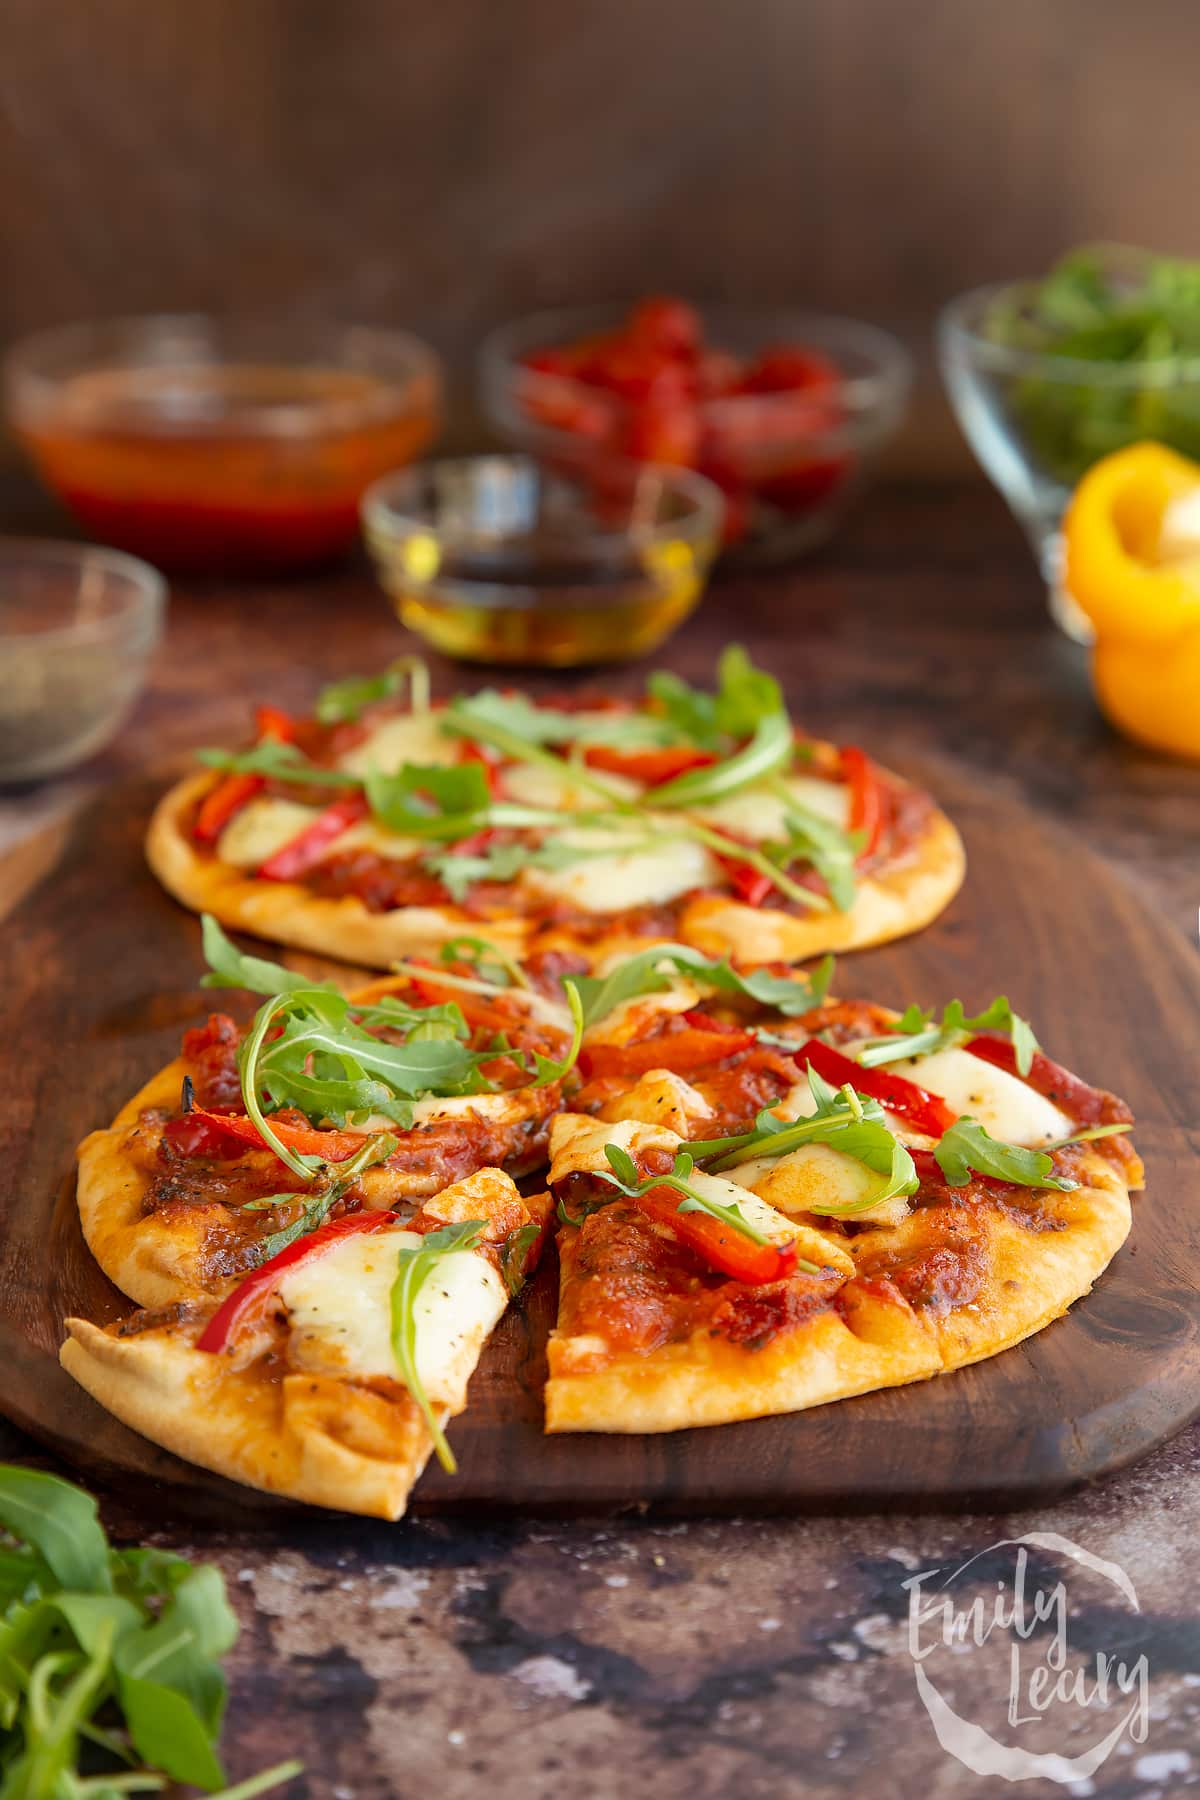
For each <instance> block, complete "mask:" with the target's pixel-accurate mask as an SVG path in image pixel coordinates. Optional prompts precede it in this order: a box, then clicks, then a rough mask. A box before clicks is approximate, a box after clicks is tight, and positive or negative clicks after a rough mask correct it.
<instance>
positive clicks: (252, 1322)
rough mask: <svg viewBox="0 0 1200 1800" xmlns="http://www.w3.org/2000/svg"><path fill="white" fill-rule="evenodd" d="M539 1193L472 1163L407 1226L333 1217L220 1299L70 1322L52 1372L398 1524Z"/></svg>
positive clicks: (526, 1256)
mask: <svg viewBox="0 0 1200 1800" xmlns="http://www.w3.org/2000/svg"><path fill="white" fill-rule="evenodd" d="M548 1213H549V1201H548V1199H547V1197H546V1196H545V1195H540V1196H535V1197H533V1198H531V1199H525V1200H522V1199H521V1197H520V1196H519V1195H518V1193H517V1190H516V1188H515V1186H514V1185H513V1182H512V1180H511V1179H510V1177H509V1176H507V1175H505V1174H504V1173H503V1172H502V1171H501V1170H499V1169H478V1170H476V1171H475V1173H474V1174H472V1175H469V1176H468V1177H467V1178H466V1179H465V1180H463V1181H459V1182H455V1183H453V1184H452V1185H451V1186H449V1187H448V1188H446V1189H445V1190H444V1191H443V1192H442V1193H440V1194H437V1195H434V1196H432V1197H431V1198H429V1199H427V1200H425V1201H424V1202H423V1203H422V1205H421V1207H420V1209H419V1210H418V1211H417V1212H416V1213H415V1214H414V1215H413V1216H412V1217H411V1218H409V1219H407V1220H406V1221H401V1220H399V1219H397V1218H395V1217H394V1216H393V1215H392V1214H390V1213H389V1212H386V1211H382V1212H377V1211H371V1210H369V1209H360V1210H358V1211H355V1212H350V1213H345V1214H342V1215H340V1216H339V1217H337V1218H333V1219H330V1220H328V1221H327V1222H326V1223H325V1224H323V1225H322V1226H320V1227H318V1229H317V1230H315V1231H313V1232H311V1233H310V1234H308V1235H307V1236H305V1237H302V1238H299V1239H297V1240H296V1241H295V1242H293V1243H292V1244H291V1245H290V1246H289V1247H288V1248H286V1249H285V1250H283V1251H281V1252H279V1253H277V1254H276V1255H275V1256H274V1257H273V1258H272V1259H271V1260H270V1261H269V1262H267V1263H266V1264H264V1265H263V1266H262V1267H261V1268H259V1269H258V1270H256V1271H255V1272H254V1273H252V1274H250V1275H248V1276H245V1277H244V1278H243V1280H242V1281H241V1282H240V1284H239V1285H238V1286H236V1287H235V1288H234V1289H233V1290H232V1291H231V1292H230V1294H229V1295H228V1296H227V1298H226V1299H225V1300H224V1301H222V1302H221V1303H219V1304H218V1302H217V1301H216V1300H215V1299H214V1298H213V1297H211V1296H201V1297H198V1298H194V1299H192V1300H184V1301H179V1302H177V1303H176V1304H174V1305H172V1306H168V1307H165V1308H161V1309H159V1310H157V1311H152V1312H140V1313H135V1314H133V1316H132V1317H131V1318H129V1319H126V1320H124V1321H122V1322H121V1323H120V1324H118V1325H114V1326H110V1327H109V1328H108V1329H107V1330H101V1329H100V1328H99V1327H98V1326H96V1325H93V1324H90V1323H89V1322H88V1321H87V1320H86V1319H68V1320H67V1331H68V1334H69V1335H68V1337H67V1340H66V1342H65V1344H64V1345H63V1348H62V1352H61V1358H62V1364H63V1367H64V1368H65V1369H67V1370H68V1371H69V1373H70V1374H71V1375H73V1376H74V1378H75V1380H76V1381H78V1382H79V1383H80V1384H81V1385H82V1386H83V1387H85V1388H86V1389H87V1391H88V1393H90V1394H92V1395H93V1396H94V1397H95V1399H97V1400H98V1401H99V1402H100V1404H101V1405H102V1406H105V1407H107V1409H108V1410H109V1412H111V1413H113V1414H115V1416H116V1417H117V1418H118V1419H121V1420H122V1421H123V1422H124V1423H125V1424H127V1425H130V1426H132V1427H133V1429H134V1430H135V1431H139V1432H141V1433H142V1435H143V1436H144V1437H148V1438H150V1439H151V1440H152V1441H153V1442H154V1443H156V1444H161V1445H163V1446H164V1447H165V1448H166V1449H168V1450H173V1451H174V1452H175V1453H176V1454H177V1455H179V1456H182V1457H185V1458H187V1460H188V1461H190V1462H193V1463H197V1464H198V1465H199V1466H200V1467H201V1468H205V1469H213V1470H215V1471H216V1472H217V1473H218V1474H221V1475H227V1476H229V1477H230V1478H231V1479H232V1480H234V1481H238V1482H241V1483H243V1484H244V1485H246V1486H248V1487H253V1488H260V1489H263V1490H265V1491H266V1492H268V1493H274V1494H279V1495H282V1496H286V1497H287V1498H289V1499H293V1500H302V1501H307V1502H309V1503H310V1504H313V1505H316V1506H329V1507H338V1508H341V1509H342V1510H343V1511H346V1512H356V1513H366V1514H371V1515H374V1516H376V1517H379V1518H385V1519H398V1518H399V1517H400V1516H401V1514H402V1513H403V1512H404V1509H405V1506H406V1505H407V1502H408V1496H409V1494H410V1492H411V1491H412V1487H413V1484H414V1482H415V1481H416V1480H417V1477H418V1476H419V1475H420V1473H421V1471H422V1469H423V1468H424V1467H425V1464H426V1462H427V1461H428V1460H429V1457H430V1455H431V1454H432V1453H433V1452H434V1451H435V1450H436V1451H437V1453H438V1455H439V1457H440V1459H441V1461H442V1463H443V1465H444V1466H445V1467H447V1468H450V1469H453V1467H454V1460H453V1455H452V1452H451V1451H450V1448H449V1445H448V1444H447V1442H446V1438H445V1434H444V1426H445V1424H446V1422H447V1420H448V1419H450V1418H452V1417H453V1416H454V1415H455V1414H457V1413H460V1412H461V1411H462V1410H463V1408H464V1406H465V1405H466V1398H467V1384H468V1382H469V1381H470V1378H471V1375H472V1372H473V1371H474V1368H475V1365H476V1363H477V1362H478V1359H479V1354H480V1351H481V1350H482V1348H483V1346H484V1344H485V1343H486V1341H487V1339H488V1337H489V1335H490V1334H491V1332H492V1330H493V1328H494V1326H495V1325H496V1323H497V1321H498V1320H499V1319H500V1318H501V1316H502V1315H503V1313H504V1310H505V1308H506V1306H507V1305H508V1302H509V1298H510V1296H511V1293H512V1292H513V1291H515V1290H516V1289H517V1288H518V1287H519V1284H520V1281H521V1280H523V1278H524V1275H525V1272H526V1270H527V1269H529V1268H531V1267H532V1266H533V1264H534V1263H535V1262H536V1259H537V1253H538V1250H539V1248H540V1245H541V1240H542V1233H543V1228H544V1225H545V1222H546V1219H547V1217H548Z"/></svg>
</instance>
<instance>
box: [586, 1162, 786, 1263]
mask: <svg viewBox="0 0 1200 1800" xmlns="http://www.w3.org/2000/svg"><path fill="white" fill-rule="evenodd" d="M604 1155H605V1157H606V1159H607V1161H608V1166H609V1169H610V1170H611V1171H612V1172H611V1174H607V1175H606V1174H605V1173H604V1171H603V1170H601V1169H598V1170H597V1171H596V1179H597V1181H604V1182H607V1183H608V1185H609V1186H610V1187H615V1188H616V1189H617V1191H618V1192H619V1193H622V1194H628V1195H629V1197H630V1199H632V1200H636V1199H638V1198H639V1196H640V1195H642V1194H648V1193H649V1192H650V1189H651V1188H656V1187H668V1188H673V1189H674V1190H675V1192H676V1193H677V1194H679V1195H680V1196H681V1198H680V1202H679V1205H678V1206H677V1207H676V1211H677V1212H700V1213H707V1214H708V1216H709V1217H710V1218H713V1219H720V1221H721V1223H722V1224H724V1225H728V1226H729V1227H730V1228H731V1229H732V1230H734V1231H737V1232H739V1233H740V1234H741V1236H742V1237H744V1238H749V1240H750V1242H751V1243H752V1244H769V1243H770V1241H771V1240H770V1238H768V1237H767V1236H766V1235H765V1234H764V1233H763V1232H761V1231H760V1230H759V1229H758V1227H757V1225H752V1224H751V1223H750V1220H749V1219H747V1218H746V1217H745V1215H744V1214H743V1213H742V1212H741V1211H740V1210H739V1209H738V1207H737V1206H735V1205H730V1206H722V1205H721V1204H720V1203H719V1202H715V1203H714V1202H713V1201H711V1200H709V1199H707V1198H706V1197H705V1195H703V1194H700V1193H697V1191H696V1189H695V1188H694V1187H691V1186H689V1177H690V1176H691V1174H692V1170H693V1169H694V1167H695V1158H694V1157H693V1156H692V1155H691V1154H690V1152H689V1151H687V1150H684V1149H680V1150H677V1151H676V1152H675V1160H674V1162H673V1163H672V1165H671V1172H670V1174H669V1175H647V1176H646V1177H645V1179H644V1180H643V1179H642V1177H641V1176H639V1174H638V1171H637V1164H636V1163H635V1162H634V1160H633V1158H632V1156H630V1154H629V1152H628V1150H625V1149H623V1148H622V1146H621V1145H620V1144H606V1145H605V1146H604Z"/></svg>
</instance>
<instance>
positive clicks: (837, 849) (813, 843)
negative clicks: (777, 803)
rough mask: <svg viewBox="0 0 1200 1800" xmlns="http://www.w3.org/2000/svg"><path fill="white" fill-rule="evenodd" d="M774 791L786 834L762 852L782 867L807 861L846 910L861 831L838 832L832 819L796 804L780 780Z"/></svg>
mask: <svg viewBox="0 0 1200 1800" xmlns="http://www.w3.org/2000/svg"><path fill="white" fill-rule="evenodd" d="M777 791H778V792H780V793H781V794H782V797H783V798H784V800H786V801H787V804H788V810H787V814H786V818H785V824H786V826H787V834H788V835H787V837H786V839H785V840H784V842H783V843H782V844H768V845H766V846H765V850H766V854H767V855H768V856H769V857H770V859H771V861H772V862H778V863H779V865H780V867H781V868H785V869H786V868H787V867H789V865H790V864H791V863H793V862H797V861H802V862H808V863H811V864H812V866H813V868H814V869H815V870H816V871H817V873H818V875H820V876H822V877H823V879H824V881H825V885H826V886H827V887H828V889H829V897H830V899H831V900H832V901H833V904H834V905H835V906H836V908H837V910H838V911H839V912H849V911H850V908H851V907H852V906H853V905H854V895H855V892H856V887H857V884H856V882H855V879H854V863H855V859H856V858H857V856H858V853H859V851H860V850H861V848H862V835H861V833H859V832H849V831H842V830H840V829H839V828H838V826H836V825H835V824H834V823H833V822H832V820H830V819H823V818H822V817H821V815H820V814H819V813H815V812H810V811H809V810H808V808H807V807H804V806H801V805H799V803H798V802H797V801H796V800H795V798H794V797H793V795H792V794H790V793H789V792H788V790H787V788H786V787H783V785H782V783H781V784H780V787H779V789H778V790H777Z"/></svg>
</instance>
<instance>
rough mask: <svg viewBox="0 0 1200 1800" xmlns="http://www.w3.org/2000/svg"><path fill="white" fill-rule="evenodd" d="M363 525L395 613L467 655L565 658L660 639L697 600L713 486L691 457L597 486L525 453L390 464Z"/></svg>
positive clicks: (631, 651)
mask: <svg viewBox="0 0 1200 1800" xmlns="http://www.w3.org/2000/svg"><path fill="white" fill-rule="evenodd" d="M362 513H363V531H364V533H365V536H366V540H367V545H368V547H369V549H370V551H371V555H372V556H373V558H374V560H375V565H376V568H377V570H378V573H379V579H380V582H381V584H382V586H383V588H384V590H385V591H386V593H387V594H388V595H389V596H390V598H391V600H392V603H393V605H394V606H395V609H396V613H397V615H398V617H399V619H400V622H401V624H403V625H406V626H407V627H408V629H409V630H410V631H414V632H416V633H417V635H418V636H419V637H422V638H424V639H425V640H426V642H427V643H430V644H432V645H433V646H434V648H435V649H438V650H440V651H442V652H443V654H445V655H447V656H456V657H460V658H462V659H463V660H465V661H468V662H491V663H517V664H529V665H533V666H536V665H542V666H545V667H550V668H569V667H573V666H575V665H579V664H587V663H608V662H627V661H630V660H631V659H632V658H634V657H638V656H645V655H647V654H648V652H650V651H651V650H654V649H656V648H657V647H658V645H659V644H661V643H662V642H663V640H664V639H665V638H666V637H667V636H668V635H669V634H670V633H671V632H672V631H674V629H675V627H676V626H677V625H679V624H680V623H681V621H682V620H683V619H685V618H686V617H687V616H688V614H689V613H690V612H691V611H692V610H693V608H694V607H695V606H696V605H697V604H698V602H699V599H700V596H701V594H702V592H703V590H704V585H705V582H706V580H707V577H708V571H709V567H710V565H711V563H712V560H713V557H714V556H715V554H716V550H717V540H718V534H719V531H720V524H721V496H720V494H719V492H718V491H717V489H716V488H715V487H714V486H713V485H712V483H711V482H709V481H705V480H704V478H703V476H701V475H696V474H693V473H692V472H691V471H690V470H688V469H669V468H645V467H643V468H637V469H634V471H633V478H632V480H631V481H630V482H628V483H622V484H621V487H620V489H619V490H617V489H608V490H605V491H604V492H602V493H601V492H598V491H597V490H596V489H595V488H594V487H593V486H592V485H590V484H589V483H587V482H581V481H579V480H576V479H574V478H573V474H572V473H571V472H568V473H562V472H560V471H558V470H555V469H552V468H550V467H548V466H547V465H546V464H545V463H539V462H537V461H536V460H534V459H533V458H532V457H528V456H467V457H454V458H449V459H447V460H445V461H435V462H428V463H419V464H418V465H417V466H416V467H415V468H412V469H404V470H401V471H400V472H399V474H396V475H385V476H384V477H383V479H382V480H381V481H377V482H376V483H375V484H374V486H373V487H371V488H369V489H368V491H367V493H366V494H365V496H364V498H363V506H362Z"/></svg>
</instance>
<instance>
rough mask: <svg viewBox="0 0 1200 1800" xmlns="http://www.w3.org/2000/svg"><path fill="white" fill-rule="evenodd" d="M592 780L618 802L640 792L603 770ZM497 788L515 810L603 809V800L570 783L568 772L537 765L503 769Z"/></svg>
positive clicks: (636, 785) (637, 785)
mask: <svg viewBox="0 0 1200 1800" xmlns="http://www.w3.org/2000/svg"><path fill="white" fill-rule="evenodd" d="M596 779H597V780H598V781H602V782H603V783H604V785H605V787H606V788H608V790H609V792H610V793H611V794H612V795H613V796H614V798H615V799H618V800H631V799H633V798H634V797H635V796H636V795H637V794H640V793H641V791H642V788H641V783H640V782H638V781H630V780H629V778H628V776H625V775H610V774H609V773H608V771H607V770H601V771H597V774H596ZM501 787H502V789H503V792H504V798H505V799H506V800H515V801H516V802H517V804H518V805H519V806H545V807H550V808H552V809H553V810H554V811H556V812H563V811H566V812H572V811H574V812H585V811H587V810H588V809H589V808H590V809H591V810H593V811H595V810H598V809H602V808H603V806H604V799H603V796H602V795H600V794H598V793H597V792H596V790H595V789H594V788H591V787H585V786H584V785H583V783H582V782H578V781H575V780H573V779H572V777H571V775H570V772H569V771H568V772H565V773H563V774H561V775H560V774H559V772H558V770H557V769H547V768H543V767H542V766H541V765H540V764H537V763H518V764H517V766H516V768H513V769H505V771H504V774H503V777H502V778H501Z"/></svg>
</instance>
